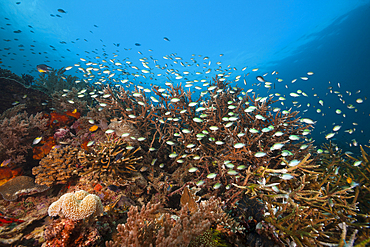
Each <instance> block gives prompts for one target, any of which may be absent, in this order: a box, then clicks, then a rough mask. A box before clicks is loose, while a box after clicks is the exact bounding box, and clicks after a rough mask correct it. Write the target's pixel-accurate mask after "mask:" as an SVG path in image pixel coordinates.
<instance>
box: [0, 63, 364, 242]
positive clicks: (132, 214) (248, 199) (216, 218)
mask: <svg viewBox="0 0 370 247" xmlns="http://www.w3.org/2000/svg"><path fill="white" fill-rule="evenodd" d="M69 69H70V68H69ZM64 72H65V70H64V69H60V70H58V71H57V70H53V69H52V68H50V71H49V72H48V73H44V74H41V75H40V78H39V79H38V80H37V82H36V83H35V87H36V88H37V89H38V90H40V91H42V92H44V93H45V95H47V97H50V98H48V103H49V105H51V109H52V110H51V111H46V110H43V111H40V112H36V113H35V114H33V115H29V114H27V112H25V111H24V110H25V109H27V107H28V105H27V104H29V103H27V102H26V101H25V102H23V103H22V102H20V104H17V105H15V106H13V107H12V108H10V109H8V110H7V111H5V112H4V113H3V114H2V115H1V116H0V126H1V128H0V137H1V138H0V150H1V152H0V156H1V158H2V160H4V161H3V163H2V165H1V167H0V169H2V172H1V186H0V194H1V195H2V198H3V200H1V204H0V227H1V230H0V243H2V244H9V245H11V244H19V245H35V246H41V245H42V246H68V247H69V246H108V247H116V246H365V245H366V244H367V243H369V242H370V230H369V228H368V226H369V217H368V216H369V210H370V206H369V187H370V180H369V176H370V174H369V173H370V170H369V169H370V162H369V155H368V154H367V153H366V152H367V151H366V148H368V147H367V146H366V148H365V147H362V146H361V156H360V157H352V156H350V155H349V154H348V153H342V151H341V150H340V149H339V148H338V147H337V146H336V145H334V144H333V143H331V142H329V143H327V144H325V145H324V146H322V147H321V149H317V148H316V147H314V146H313V141H312V139H310V138H309V136H310V132H311V130H312V129H313V127H314V122H313V121H312V120H311V119H308V118H300V117H299V115H298V112H297V111H293V110H282V109H280V108H277V107H274V105H275V103H276V102H277V101H278V99H276V98H275V97H274V96H273V95H269V96H259V95H256V94H255V93H252V92H250V91H249V92H244V91H242V89H241V88H238V87H232V86H231V85H230V83H231V81H228V80H227V79H226V78H225V77H224V76H223V75H222V74H219V75H216V76H215V77H214V78H213V79H212V80H211V81H209V82H208V83H207V87H206V90H205V91H202V92H201V93H200V95H198V96H196V95H195V94H193V93H192V92H191V91H190V90H186V88H184V87H182V86H181V85H178V86H174V85H172V84H171V83H167V84H166V85H167V87H166V88H162V87H159V86H153V87H152V88H150V89H148V88H144V87H142V86H138V85H136V86H134V88H133V89H131V90H129V87H125V86H120V85H119V84H117V85H114V81H110V83H104V84H103V83H95V84H92V85H88V84H82V83H81V84H78V83H74V82H75V81H76V80H77V78H74V77H72V76H64ZM1 73H2V79H3V80H8V81H9V82H10V83H15V81H16V82H20V83H22V84H26V83H25V81H24V80H23V79H22V78H20V77H17V76H16V75H13V74H11V73H10V72H9V71H6V70H2V71H1ZM4 78H5V79H4ZM109 78H110V77H109ZM22 80H23V81H22ZM257 80H263V78H262V77H261V78H257ZM45 97H46V96H45ZM40 101H41V102H42V101H43V100H42V99H40ZM328 139H329V138H328ZM26 162H27V166H25V165H24V164H25V163H26ZM21 175H22V176H21Z"/></svg>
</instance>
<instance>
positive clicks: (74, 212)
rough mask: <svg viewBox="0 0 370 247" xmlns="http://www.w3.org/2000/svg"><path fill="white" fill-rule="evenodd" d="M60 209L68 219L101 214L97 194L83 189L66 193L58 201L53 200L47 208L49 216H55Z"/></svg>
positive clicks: (80, 218) (102, 210) (101, 206)
mask: <svg viewBox="0 0 370 247" xmlns="http://www.w3.org/2000/svg"><path fill="white" fill-rule="evenodd" d="M60 211H62V213H63V215H64V216H65V217H66V218H67V219H70V220H75V221H76V220H82V219H85V218H87V217H89V216H90V215H92V214H94V213H95V215H101V214H102V213H103V212H104V209H103V205H102V203H101V200H100V198H99V197H98V196H97V195H94V194H89V193H87V192H86V191H84V190H79V191H76V192H75V193H66V194H64V195H63V196H62V197H61V198H59V200H58V201H56V202H53V203H52V204H51V205H50V207H49V210H48V213H49V215H50V216H57V215H58V214H59V213H60Z"/></svg>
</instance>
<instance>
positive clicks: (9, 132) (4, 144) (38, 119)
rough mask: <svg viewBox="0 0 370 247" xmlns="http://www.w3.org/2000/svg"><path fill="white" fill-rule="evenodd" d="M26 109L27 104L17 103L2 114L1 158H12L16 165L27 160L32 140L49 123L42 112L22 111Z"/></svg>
mask: <svg viewBox="0 0 370 247" xmlns="http://www.w3.org/2000/svg"><path fill="white" fill-rule="evenodd" d="M24 109H25V105H17V106H15V107H13V108H11V109H9V110H7V111H5V112H4V113H3V114H2V115H1V116H0V160H1V161H3V160H6V159H11V162H12V164H14V165H15V164H19V163H23V162H25V161H26V159H25V155H26V154H27V152H28V150H29V149H30V148H31V144H32V140H33V139H34V138H35V137H37V136H39V135H41V133H42V131H43V130H45V128H46V123H47V119H44V118H43V115H42V114H41V113H37V114H36V115H35V116H34V115H31V116H28V114H27V112H26V111H24V112H21V111H23V110H24Z"/></svg>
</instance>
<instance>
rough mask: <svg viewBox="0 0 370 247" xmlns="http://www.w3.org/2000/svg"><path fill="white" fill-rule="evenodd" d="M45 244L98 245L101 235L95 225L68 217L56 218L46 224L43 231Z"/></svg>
mask: <svg viewBox="0 0 370 247" xmlns="http://www.w3.org/2000/svg"><path fill="white" fill-rule="evenodd" d="M44 238H45V240H46V242H45V243H44V244H43V245H42V246H43V247H47V246H61V247H73V246H81V247H85V246H99V243H101V242H102V236H101V234H100V233H99V231H98V229H97V228H96V226H95V225H94V226H91V225H88V224H86V223H81V222H77V221H72V220H68V219H58V220H56V221H54V222H53V223H52V224H51V225H50V226H48V227H47V228H46V229H45V231H44Z"/></svg>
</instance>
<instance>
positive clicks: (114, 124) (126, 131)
mask: <svg viewBox="0 0 370 247" xmlns="http://www.w3.org/2000/svg"><path fill="white" fill-rule="evenodd" d="M108 129H112V130H114V133H115V134H116V135H117V136H120V137H121V138H122V139H123V140H124V141H125V142H127V143H129V144H130V145H132V146H138V145H139V141H138V139H139V138H140V132H139V131H138V130H137V129H136V128H135V127H134V126H133V125H132V124H131V123H130V122H128V121H125V120H117V119H112V120H111V121H110V124H109V125H108Z"/></svg>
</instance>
